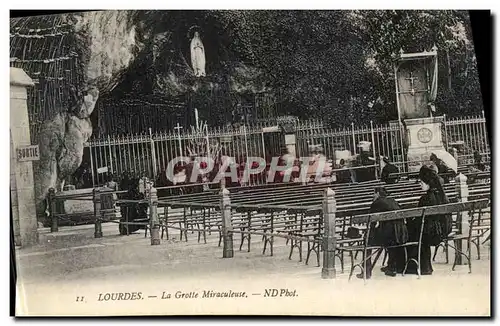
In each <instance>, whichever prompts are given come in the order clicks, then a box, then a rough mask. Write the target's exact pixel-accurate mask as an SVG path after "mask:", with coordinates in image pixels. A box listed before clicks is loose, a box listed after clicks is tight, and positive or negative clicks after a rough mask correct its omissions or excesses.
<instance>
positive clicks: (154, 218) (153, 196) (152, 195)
mask: <svg viewBox="0 0 500 326" xmlns="http://www.w3.org/2000/svg"><path fill="white" fill-rule="evenodd" d="M149 214H150V219H149V225H150V234H151V245H152V246H155V245H159V244H160V220H159V219H158V192H157V190H156V188H155V187H153V186H151V189H150V190H149Z"/></svg>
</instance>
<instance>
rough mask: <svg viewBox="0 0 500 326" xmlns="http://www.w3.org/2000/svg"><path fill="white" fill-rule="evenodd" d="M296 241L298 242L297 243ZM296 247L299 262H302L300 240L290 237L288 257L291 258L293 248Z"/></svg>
mask: <svg viewBox="0 0 500 326" xmlns="http://www.w3.org/2000/svg"><path fill="white" fill-rule="evenodd" d="M297 243H298V244H297ZM295 247H297V249H299V262H302V241H299V240H295V239H291V241H290V255H289V256H288V259H290V260H291V259H292V254H293V249H294V248H295Z"/></svg>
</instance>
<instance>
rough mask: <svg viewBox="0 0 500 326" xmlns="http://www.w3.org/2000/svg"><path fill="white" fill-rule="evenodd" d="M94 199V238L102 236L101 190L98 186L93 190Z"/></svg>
mask: <svg viewBox="0 0 500 326" xmlns="http://www.w3.org/2000/svg"><path fill="white" fill-rule="evenodd" d="M93 197H94V198H93V199H94V238H102V224H101V218H102V213H101V191H100V189H99V188H94V190H93Z"/></svg>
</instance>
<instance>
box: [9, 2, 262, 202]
mask: <svg viewBox="0 0 500 326" xmlns="http://www.w3.org/2000/svg"><path fill="white" fill-rule="evenodd" d="M204 15H206V13H202V12H194V13H188V12H180V11H178V12H164V11H151V12H149V11H96V12H84V13H78V14H67V15H61V16H60V17H59V16H58V18H57V19H54V21H55V22H56V21H57V23H51V22H48V21H44V18H37V17H29V18H26V20H25V21H23V22H22V24H19V23H13V22H11V26H16V27H14V28H12V30H15V31H16V32H15V33H21V34H22V33H31V32H29V31H32V30H34V31H38V30H39V29H38V28H39V26H40V24H41V22H43V23H45V24H46V25H47V28H46V29H44V30H42V31H41V32H40V33H42V34H43V33H47V32H44V31H45V30H47V31H50V33H52V34H50V35H45V34H43V35H42V36H43V37H47V40H48V42H49V43H50V42H52V43H53V44H52V45H51V48H53V47H56V48H57V47H58V46H59V47H60V44H64V49H65V51H66V52H64V51H58V52H57V53H58V55H60V56H61V57H59V58H52V57H50V58H46V56H49V55H51V53H52V52H53V51H52V52H51V51H50V49H48V50H47V51H44V52H43V54H40V53H38V52H39V51H38V52H37V51H36V50H35V51H31V52H29V51H25V50H26V49H28V48H32V49H35V48H36V47H37V46H38V44H39V43H36V41H35V40H36V38H33V40H31V39H30V38H26V37H25V36H16V35H13V36H14V37H13V39H12V40H13V42H11V57H18V58H20V59H21V60H20V61H19V62H25V61H26V62H27V61H30V60H31V61H32V62H39V61H47V62H49V63H48V66H50V65H52V67H53V69H47V70H42V72H41V75H44V76H43V78H40V81H41V82H40V83H39V84H37V87H38V88H39V89H37V92H38V93H39V94H45V93H46V90H47V89H49V90H50V89H54V86H53V85H48V84H44V80H48V79H57V78H60V77H59V76H61V75H62V74H61V73H60V71H58V69H59V70H61V69H63V70H64V71H65V74H66V76H68V71H69V72H70V74H69V75H70V76H72V78H71V79H70V80H67V81H66V83H64V84H60V85H58V86H56V88H55V89H57V87H65V88H68V87H69V88H74V89H73V90H70V91H68V90H67V89H65V92H64V96H63V97H64V101H63V100H58V99H57V98H56V99H47V98H46V97H45V96H42V97H41V99H39V101H43V102H40V103H44V105H46V104H45V103H48V102H50V103H54V108H51V107H49V108H48V109H49V110H50V111H52V110H53V111H52V112H54V113H52V114H50V115H49V117H48V118H47V120H46V121H44V122H43V124H42V126H41V128H40V130H39V135H38V137H37V139H38V140H37V141H38V143H39V146H40V152H41V158H40V162H39V168H38V169H37V171H36V175H35V178H36V179H35V180H36V197H37V199H38V200H39V201H42V200H43V199H44V198H45V197H46V195H47V192H48V189H49V188H52V187H53V188H56V189H61V188H62V187H63V185H64V180H65V179H66V178H67V177H69V176H71V175H72V173H74V171H75V170H76V169H77V168H78V167H79V166H80V164H81V162H82V156H83V148H84V146H83V145H84V143H85V142H86V141H87V140H88V139H89V137H90V136H91V135H92V124H91V121H90V116H91V114H92V112H93V110H94V107H95V105H96V102H97V101H98V99H99V98H103V97H107V98H108V99H109V98H113V99H121V98H123V97H125V96H127V97H130V96H132V97H133V98H138V99H140V98H141V97H145V96H149V97H150V98H151V97H152V98H160V97H163V98H167V99H168V98H169V97H176V96H182V95H183V94H186V93H188V92H189V93H190V94H194V93H197V92H199V93H203V92H208V93H210V91H211V90H213V89H220V88H223V87H226V88H227V87H228V88H229V89H230V90H231V91H232V92H235V93H238V92H242V91H249V90H250V91H252V90H255V89H257V90H262V87H261V86H255V85H256V81H258V79H259V78H258V77H259V71H257V70H256V69H254V68H252V67H249V66H245V65H243V64H239V65H238V64H236V65H234V63H235V62H234V58H229V57H227V55H226V54H225V52H220V51H221V49H222V48H223V46H222V45H221V44H219V43H217V42H219V41H220V39H224V38H221V37H220V33H224V30H207V32H206V34H205V35H206V37H207V38H206V39H203V41H204V42H205V46H206V51H207V59H208V60H209V61H208V63H207V67H208V72H207V73H209V75H208V76H207V77H206V78H204V79H203V80H202V81H200V79H197V78H195V77H194V75H193V73H192V69H191V67H190V65H189V64H188V63H187V62H188V61H189V54H188V53H186V52H187V50H188V49H189V38H190V36H189V35H190V34H189V30H190V27H191V26H193V25H195V24H197V23H199V22H201V21H203V19H204V18H203V17H205V16H204ZM37 19H38V20H37ZM206 24H207V25H206V26H205V25H204V26H201V28H202V29H209V28H213V27H211V26H214V24H213V22H212V23H210V22H208V23H206ZM52 25H54V26H65V27H64V30H62V32H63V33H61V31H58V30H57V29H56V30H52V29H51V27H50V26H52ZM19 26H21V27H19ZM54 28H56V27H54ZM61 28H62V27H61ZM37 29H38V30H37ZM59 34H61V35H64V36H63V38H64V40H63V39H60V40H59V39H57V35H59ZM209 36H210V37H212V38H213V39H209V38H208V37H209ZM16 37H18V38H20V37H24V39H23V40H24V41H25V42H24V43H23V44H24V45H23V47H17V48H16V46H17V44H18V43H17V42H16ZM30 40H31V41H30ZM68 40H70V41H68ZM29 42H31V43H29ZM59 50H60V49H59ZM217 51H219V52H220V53H218V52H217ZM221 53H223V54H221ZM66 57H69V60H67V61H65V62H72V63H71V64H68V65H66V66H64V67H62V66H59V65H57V64H56V62H58V60H62V59H61V58H66ZM40 59H42V60H40ZM65 60H66V59H65ZM52 62H54V63H52ZM18 66H20V68H23V69H24V70H25V71H26V72H27V73H28V75H31V76H38V75H37V74H40V69H39V65H37V64H22V63H20V64H18ZM228 67H232V68H228ZM51 73H52V74H53V76H52V75H50V74H51ZM41 75H40V76H41ZM75 76H76V77H75ZM221 76H222V77H221ZM41 77H42V76H41ZM257 84H258V83H257ZM68 94H70V95H68ZM32 105H33V104H32ZM34 105H37V104H36V103H35V104H34Z"/></svg>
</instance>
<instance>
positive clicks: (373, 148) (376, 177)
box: [370, 120, 380, 179]
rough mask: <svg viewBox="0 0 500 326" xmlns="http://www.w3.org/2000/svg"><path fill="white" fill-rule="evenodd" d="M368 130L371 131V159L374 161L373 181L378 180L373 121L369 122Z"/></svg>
mask: <svg viewBox="0 0 500 326" xmlns="http://www.w3.org/2000/svg"><path fill="white" fill-rule="evenodd" d="M370 129H371V136H372V155H373V159H374V160H375V165H376V167H375V179H378V169H379V168H380V164H379V161H380V160H378V159H377V155H376V154H375V133H374V131H373V121H372V120H370ZM379 151H380V150H379Z"/></svg>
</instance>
